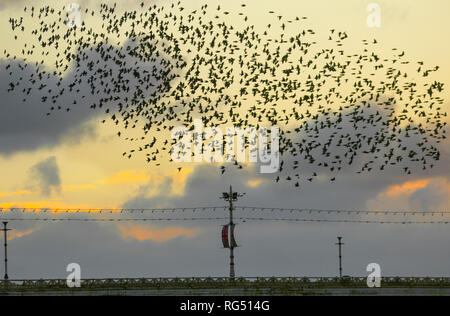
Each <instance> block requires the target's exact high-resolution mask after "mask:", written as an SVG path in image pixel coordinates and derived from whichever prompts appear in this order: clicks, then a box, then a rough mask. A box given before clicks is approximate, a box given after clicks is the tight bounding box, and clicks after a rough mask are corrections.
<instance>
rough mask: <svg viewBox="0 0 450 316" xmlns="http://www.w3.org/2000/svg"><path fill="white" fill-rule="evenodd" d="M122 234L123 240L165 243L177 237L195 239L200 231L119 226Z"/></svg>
mask: <svg viewBox="0 0 450 316" xmlns="http://www.w3.org/2000/svg"><path fill="white" fill-rule="evenodd" d="M119 230H120V234H121V236H122V238H123V239H126V238H133V239H136V240H138V241H144V240H153V241H156V242H165V241H167V240H170V239H175V238H177V237H181V236H184V237H193V236H195V235H197V233H198V231H197V230H195V229H189V228H184V227H175V226H173V227H165V228H155V227H153V228H150V227H147V226H144V225H133V226H124V225H121V226H119Z"/></svg>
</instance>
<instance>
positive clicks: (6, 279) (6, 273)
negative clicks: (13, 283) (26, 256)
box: [2, 222, 10, 281]
mask: <svg viewBox="0 0 450 316" xmlns="http://www.w3.org/2000/svg"><path fill="white" fill-rule="evenodd" d="M6 225H8V222H3V226H4V228H3V229H2V230H3V236H4V238H5V244H4V245H5V276H4V277H3V278H4V280H5V281H8V235H7V231H8V230H10V229H8V228H6Z"/></svg>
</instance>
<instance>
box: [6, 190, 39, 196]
mask: <svg viewBox="0 0 450 316" xmlns="http://www.w3.org/2000/svg"><path fill="white" fill-rule="evenodd" d="M32 193H33V192H31V191H29V190H21V191H14V192H0V197H6V196H15V195H28V194H32Z"/></svg>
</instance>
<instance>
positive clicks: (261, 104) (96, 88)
mask: <svg viewBox="0 0 450 316" xmlns="http://www.w3.org/2000/svg"><path fill="white" fill-rule="evenodd" d="M245 10H246V5H245V4H242V6H241V7H240V10H238V11H242V12H235V13H234V14H232V13H231V12H228V11H226V10H224V9H223V8H221V7H220V6H218V7H215V6H214V7H209V6H208V5H207V4H204V5H202V6H201V7H200V8H199V9H197V10H194V11H191V12H188V11H187V10H186V9H185V8H183V7H182V4H181V2H178V3H171V4H168V5H152V6H149V7H146V8H144V3H142V4H141V5H140V8H139V9H137V10H128V11H125V12H120V13H119V12H118V10H117V7H116V5H115V4H114V5H105V4H101V5H100V10H99V12H95V11H93V10H89V9H84V8H82V10H81V14H82V20H84V21H83V22H82V25H79V26H76V27H70V26H68V25H67V21H66V20H67V18H68V13H67V12H66V9H65V8H63V9H62V10H60V11H58V10H55V9H53V8H51V7H44V8H41V9H35V8H34V7H31V8H25V9H24V11H25V14H26V15H27V16H25V18H24V17H20V18H11V19H10V24H11V27H12V31H13V34H14V38H15V39H19V37H21V36H23V35H24V34H27V35H28V36H30V35H31V36H33V37H34V38H35V41H33V42H31V43H30V42H28V43H26V44H25V45H24V48H23V49H22V56H19V55H14V56H12V54H9V53H8V52H7V51H6V50H5V51H4V54H5V56H4V58H6V59H9V60H10V61H14V62H18V63H19V67H20V70H19V69H15V70H14V71H13V70H12V69H9V70H8V68H10V65H9V64H6V66H5V67H6V70H7V71H9V74H10V75H11V76H12V75H14V77H15V78H18V79H14V80H13V81H12V82H11V83H10V84H9V89H8V90H9V91H13V90H16V91H17V90H19V91H21V92H22V93H23V96H24V101H26V99H27V97H29V96H30V93H31V92H32V91H37V92H38V93H40V94H41V101H42V102H44V103H46V104H48V106H49V112H48V113H47V115H50V113H51V112H52V111H55V110H66V111H70V109H71V107H74V106H77V107H78V106H90V107H91V108H92V109H94V110H98V109H102V111H103V110H104V111H105V112H106V113H107V114H108V116H110V117H111V119H112V121H113V122H114V123H115V124H116V125H117V128H118V131H117V134H118V135H119V136H120V135H123V134H124V133H125V132H127V131H126V130H127V129H128V130H130V129H142V133H141V134H139V136H138V137H127V138H126V139H127V140H129V141H131V142H133V143H132V144H133V145H132V149H131V150H130V151H128V152H125V153H123V155H124V156H125V157H128V158H131V156H132V155H133V154H135V153H138V152H142V153H144V154H145V158H146V160H147V162H148V163H150V164H155V165H159V164H160V162H161V159H162V155H163V154H170V152H171V150H172V146H173V144H174V143H175V142H176V141H177V140H176V139H171V137H170V132H171V131H172V130H173V128H175V127H178V126H180V125H184V126H186V128H187V129H189V130H193V129H194V124H193V122H194V119H201V120H202V122H203V125H204V126H205V127H207V126H214V127H221V126H223V127H226V126H238V127H242V128H247V127H254V128H256V129H258V128H260V127H271V126H276V127H278V128H279V129H280V140H279V143H280V158H281V163H280V172H281V171H283V170H284V171H285V172H284V173H278V174H275V176H274V178H275V180H276V181H277V182H278V181H280V180H287V181H292V183H294V184H295V186H297V187H299V183H300V181H302V180H305V181H306V180H307V181H310V182H311V181H313V180H314V179H315V177H317V176H318V175H319V174H327V175H328V176H329V178H330V179H331V180H332V181H334V179H335V174H334V173H337V172H338V171H340V170H341V169H342V168H343V167H344V166H346V165H347V166H348V165H353V166H356V167H357V172H359V173H361V172H371V171H372V170H383V169H385V168H386V167H389V166H395V165H399V166H400V168H402V169H404V171H405V172H406V173H408V174H410V173H411V170H412V165H413V164H419V166H421V167H422V168H423V169H426V168H428V167H432V166H433V162H434V161H436V160H438V159H439V150H438V148H437V143H439V141H440V140H442V139H443V138H445V129H444V127H445V125H446V122H444V120H445V117H446V115H447V114H446V113H445V111H443V110H442V108H441V106H442V104H443V102H444V100H443V99H442V98H440V93H441V92H442V90H443V84H442V83H440V82H437V81H435V80H432V79H431V77H432V73H433V72H435V71H437V70H438V68H439V67H437V66H436V67H433V68H430V69H428V68H426V67H425V66H424V63H423V62H419V63H410V62H408V61H406V60H405V59H404V56H405V52H403V51H402V52H400V51H399V50H397V49H395V48H394V49H392V53H391V54H392V56H390V57H389V58H385V57H382V56H381V55H379V54H377V53H376V51H375V48H376V45H377V41H376V40H370V41H363V43H362V45H361V47H362V48H361V52H359V53H349V52H346V51H345V50H344V46H345V45H344V44H345V43H346V39H347V37H348V35H347V33H346V32H339V31H337V30H330V32H329V34H328V35H326V37H325V38H324V40H321V39H320V40H318V41H317V42H316V41H314V39H317V38H318V35H317V34H316V33H315V32H314V31H313V30H312V29H311V28H309V27H308V26H307V25H306V23H307V21H306V17H292V18H288V17H285V16H281V15H278V14H277V13H275V12H274V11H269V12H268V13H267V16H266V18H264V19H261V20H260V21H259V22H260V23H259V24H257V25H252V24H251V23H250V19H249V18H248V16H246V14H245ZM232 16H233V17H232ZM89 19H90V20H92V19H97V20H96V24H98V23H99V22H100V24H101V28H100V27H94V26H93V27H88V25H89V21H90V20H89ZM27 21H28V22H31V25H33V27H32V26H29V25H26V22H27ZM36 25H37V27H36ZM36 54H42V61H41V62H40V63H39V62H36V65H35V73H32V74H31V75H30V76H29V77H23V72H24V69H25V68H26V67H27V65H29V64H31V63H30V62H28V61H27V58H29V56H35V55H36ZM48 56H55V57H51V58H55V59H54V64H53V66H54V69H50V68H48V67H45V65H44V62H45V61H46V59H47V58H50V57H48ZM31 66H34V64H31ZM30 68H31V67H30ZM411 69H412V71H410V72H409V73H408V70H411ZM20 71H22V76H21V73H19V72H20ZM70 72H71V73H72V74H73V77H71V79H70V82H68V81H67V79H66V77H65V76H66V75H67V74H68V73H70ZM411 72H412V73H411ZM53 77H56V78H58V81H57V84H56V86H48V85H47V83H48V82H47V81H48V80H50V78H53ZM86 87H88V88H86ZM70 93H73V94H75V96H74V98H73V102H70V103H69V104H67V103H66V101H64V103H62V100H61V99H62V96H67V94H70ZM89 98H92V99H94V98H96V99H95V102H92V104H86V103H87V101H86V100H88V99H89ZM43 115H45V113H44V114H43ZM36 119H38V118H36ZM103 122H105V121H103ZM134 134H136V133H134ZM235 165H237V166H238V167H239V168H242V166H241V165H239V164H238V163H237V162H236V163H235ZM311 165H312V166H313V168H314V170H313V171H311ZM225 166H226V164H224V165H222V167H221V170H222V173H223V172H224V171H225ZM307 166H309V167H307ZM308 172H309V174H308ZM330 174H331V176H330ZM281 175H282V176H281ZM280 177H281V178H280Z"/></svg>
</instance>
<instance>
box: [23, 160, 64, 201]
mask: <svg viewBox="0 0 450 316" xmlns="http://www.w3.org/2000/svg"><path fill="white" fill-rule="evenodd" d="M30 174H31V179H32V181H33V182H35V183H36V184H37V187H38V188H39V190H40V192H41V194H43V195H45V196H50V195H51V194H52V193H59V192H60V191H61V178H60V176H59V167H58V164H57V162H56V157H54V156H53V157H49V158H47V159H45V160H43V161H41V162H38V163H37V164H35V165H33V166H32V167H31V169H30Z"/></svg>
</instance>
